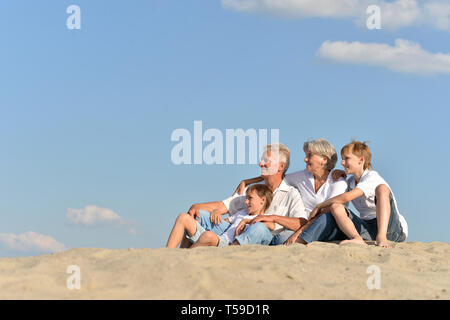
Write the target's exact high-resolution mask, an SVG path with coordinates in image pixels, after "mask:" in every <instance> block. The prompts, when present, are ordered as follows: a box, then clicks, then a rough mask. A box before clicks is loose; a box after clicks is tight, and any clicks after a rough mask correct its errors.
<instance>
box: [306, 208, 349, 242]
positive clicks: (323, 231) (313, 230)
mask: <svg viewBox="0 0 450 320" xmlns="http://www.w3.org/2000/svg"><path fill="white" fill-rule="evenodd" d="M346 238H347V237H346V236H345V234H344V233H342V231H341V230H340V229H339V228H338V226H337V224H336V221H335V220H334V218H333V215H332V214H331V213H330V212H327V213H324V214H321V215H320V216H319V217H318V218H317V219H316V220H315V221H314V222H313V223H312V224H311V225H310V226H309V227H308V228H306V229H305V230H304V231H303V232H302V233H301V234H300V236H299V237H298V240H297V242H299V243H302V244H308V243H310V242H313V241H336V240H344V239H346Z"/></svg>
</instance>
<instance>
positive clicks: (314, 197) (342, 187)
mask: <svg viewBox="0 0 450 320" xmlns="http://www.w3.org/2000/svg"><path fill="white" fill-rule="evenodd" d="M332 173H333V171H331V172H330V174H329V175H328V178H327V180H326V181H325V183H324V184H323V185H322V186H321V187H320V188H319V190H317V192H315V187H314V176H313V174H312V173H311V172H309V171H308V170H301V171H297V172H293V173H291V174H288V175H286V178H285V180H286V183H287V184H288V185H290V186H293V187H295V188H297V190H298V191H299V192H300V194H301V196H302V199H303V204H304V206H305V210H306V212H307V213H308V215H309V214H310V213H311V211H313V210H314V208H315V207H317V205H318V204H320V203H322V202H324V201H326V200H328V199H330V198H333V197H335V196H338V195H340V194H342V193H344V192H345V191H346V190H347V181H345V179H343V178H340V179H339V180H338V181H336V182H334V181H333V177H332Z"/></svg>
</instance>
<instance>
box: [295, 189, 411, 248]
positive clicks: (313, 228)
mask: <svg viewBox="0 0 450 320" xmlns="http://www.w3.org/2000/svg"><path fill="white" fill-rule="evenodd" d="M390 203H391V213H390V216H389V224H388V230H387V233H386V238H387V239H388V240H389V241H395V242H401V241H404V240H405V236H404V234H403V229H402V226H401V223H400V220H399V215H398V212H397V209H396V206H395V205H394V203H393V198H392V194H391V196H390ZM347 213H348V214H349V218H350V219H351V220H352V222H353V224H354V225H355V228H356V230H357V231H358V233H359V234H360V235H361V238H363V239H364V240H368V241H373V240H375V239H376V237H377V234H378V224H377V219H376V218H375V219H372V220H362V219H361V218H360V217H358V216H357V215H355V214H354V213H353V212H352V211H351V210H349V209H347ZM300 238H302V239H303V240H305V241H306V242H307V243H310V242H312V241H337V240H345V239H348V238H347V236H346V235H345V234H344V233H343V232H342V231H341V230H340V229H339V227H338V226H337V223H336V221H335V220H334V217H333V215H332V214H331V213H324V214H322V215H320V216H319V217H318V218H317V220H316V221H314V222H313V224H311V225H310V226H309V227H308V228H307V229H306V230H304V231H303V232H302V234H301V235H300Z"/></svg>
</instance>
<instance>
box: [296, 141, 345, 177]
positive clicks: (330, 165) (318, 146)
mask: <svg viewBox="0 0 450 320" xmlns="http://www.w3.org/2000/svg"><path fill="white" fill-rule="evenodd" d="M303 151H304V152H305V153H307V152H311V153H314V154H317V155H319V156H322V157H325V158H327V159H328V161H327V164H326V168H327V170H329V171H331V170H333V169H334V167H335V166H336V162H337V153H336V150H335V149H334V147H333V145H332V144H331V143H330V142H329V141H328V140H326V139H323V138H319V139H315V140H308V141H306V142H305V143H304V144H303Z"/></svg>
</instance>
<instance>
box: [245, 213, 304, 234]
mask: <svg viewBox="0 0 450 320" xmlns="http://www.w3.org/2000/svg"><path fill="white" fill-rule="evenodd" d="M257 222H263V223H266V222H270V223H278V224H279V225H281V226H283V227H285V228H287V229H289V230H297V229H299V228H300V227H301V226H303V225H304V224H306V223H307V222H308V220H306V219H304V218H292V217H283V216H277V215H261V216H258V217H256V218H255V219H253V220H252V221H251V222H250V224H254V223H257Z"/></svg>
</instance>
